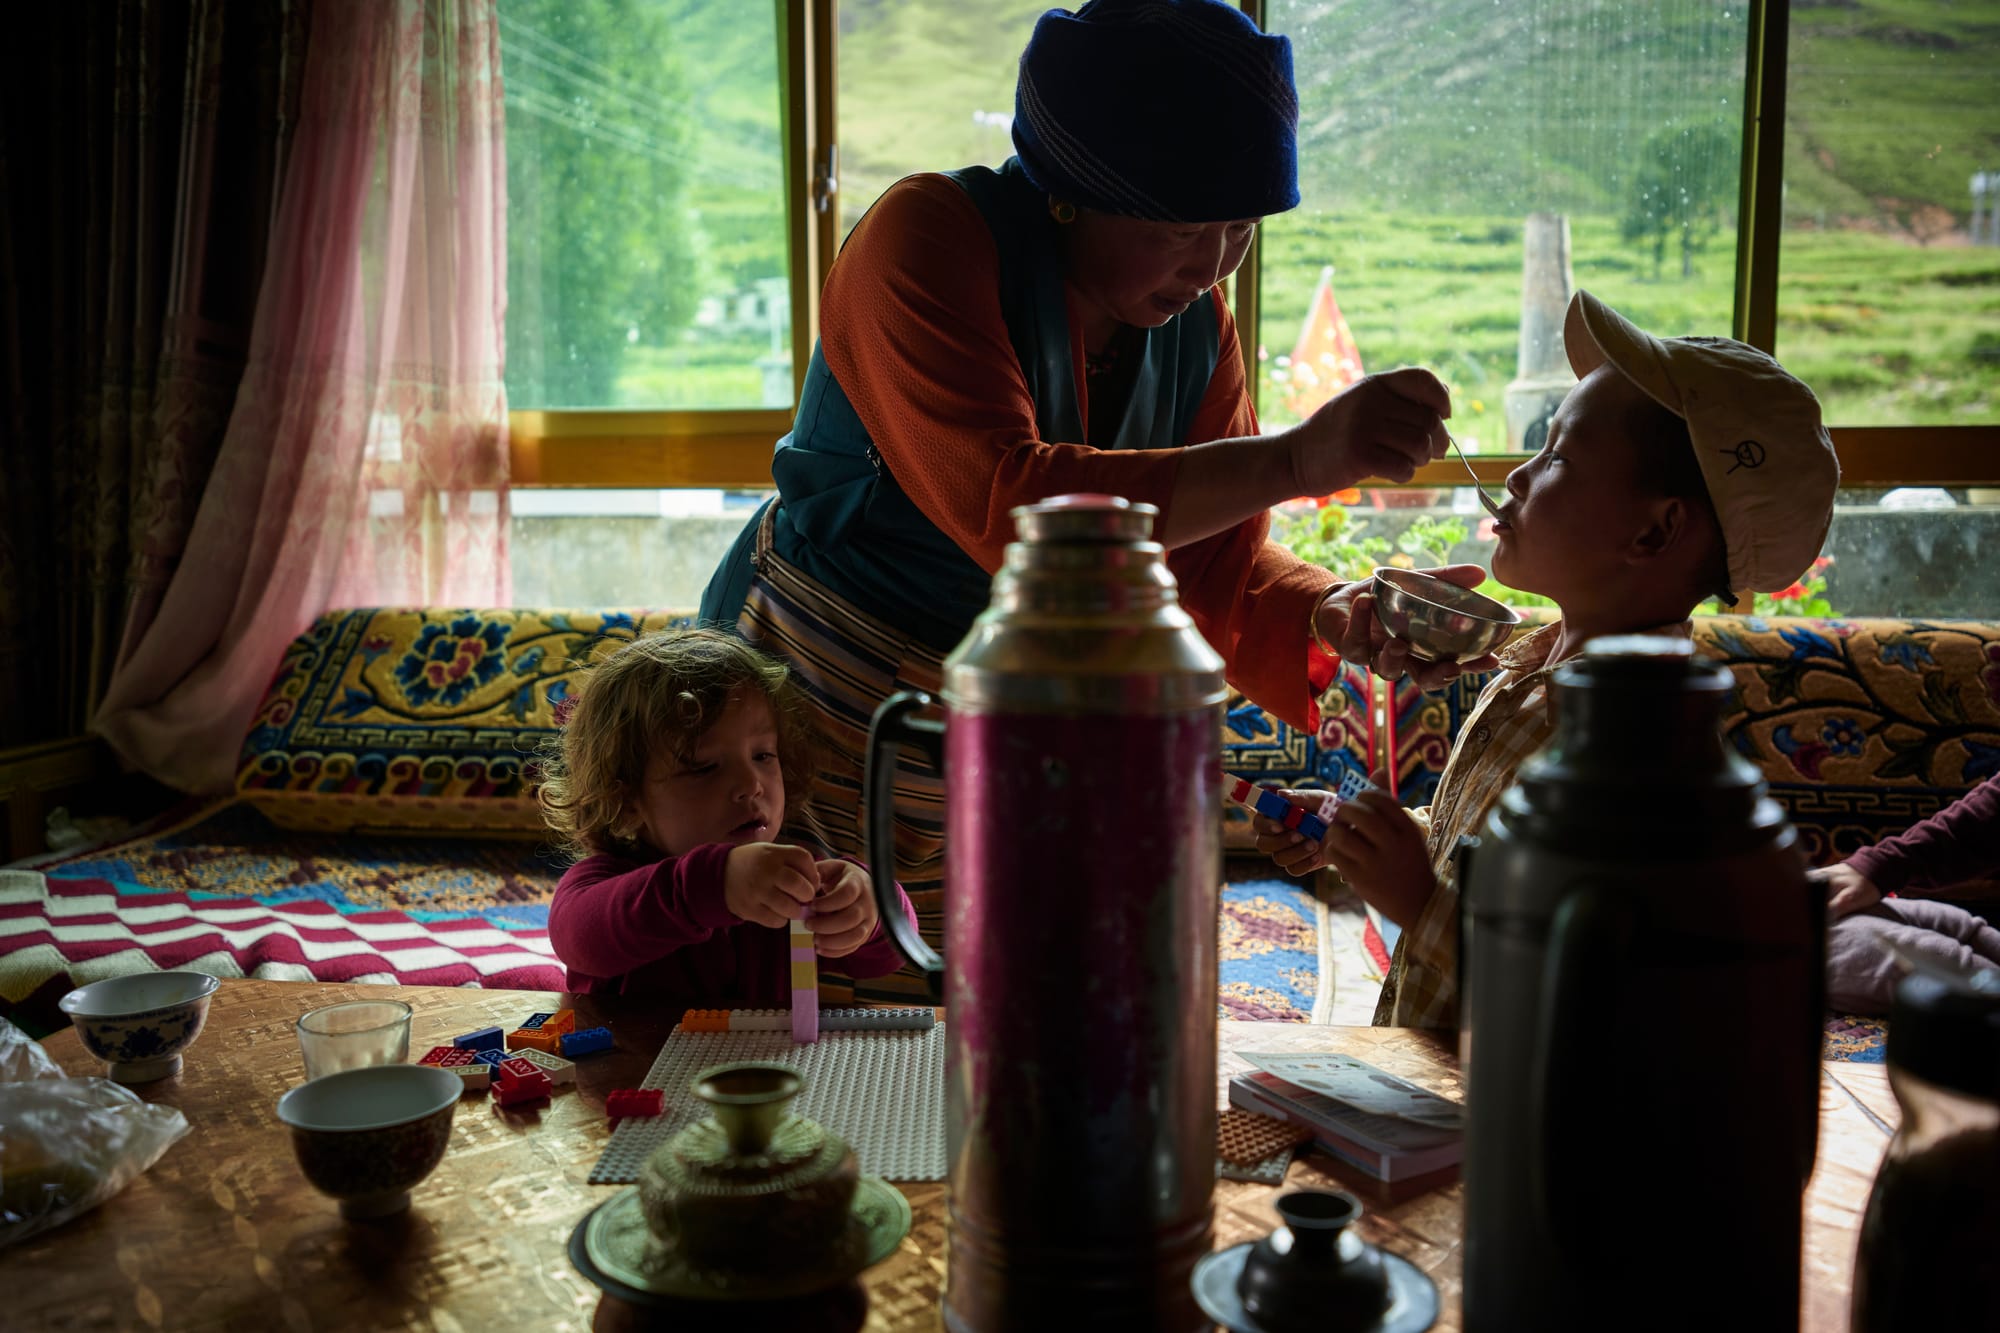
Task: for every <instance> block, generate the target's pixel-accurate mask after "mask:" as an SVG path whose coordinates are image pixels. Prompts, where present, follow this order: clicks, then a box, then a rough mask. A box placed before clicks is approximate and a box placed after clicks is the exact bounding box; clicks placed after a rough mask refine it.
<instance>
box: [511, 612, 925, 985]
mask: <svg viewBox="0 0 2000 1333" xmlns="http://www.w3.org/2000/svg"><path fill="white" fill-rule="evenodd" d="M804 707H805V705H804V703H803V700H802V699H801V696H800V694H799V690H798V687H797V686H796V685H795V684H794V683H793V682H792V680H791V677H790V672H789V670H788V669H787V668H786V667H785V665H784V664H783V663H782V662H779V661H778V660H776V659H775V658H772V657H769V656H766V655H765V654H763V653H761V652H759V651H757V650H756V649H755V648H752V647H751V646H749V645H748V644H746V643H745V642H743V641H742V640H741V639H738V638H736V637H735V636H733V635H730V634H725V633H720V632H717V631H714V630H702V629H692V630H672V631H668V632H665V633H658V634H650V635H646V636H644V637H642V638H639V639H635V640H634V641H633V642H631V643H629V644H627V645H625V646H624V647H622V648H620V649H618V650H617V651H616V652H615V653H612V654H611V655H610V656H608V657H606V658H605V659H604V660H603V661H601V662H599V663H598V664H597V665H595V666H593V667H592V668H591V669H590V670H589V671H588V672H586V673H585V675H584V680H583V684H582V687H581V689H580V691H579V693H578V694H577V696H576V697H575V701H574V704H573V705H572V707H571V711H570V713H569V716H568V719H567V720H566V721H565V722H564V724H563V726H562V728H561V730H560V732H559V733H558V735H557V737H556V739H555V741H554V742H553V743H552V744H551V746H550V747H549V753H548V754H547V756H546V759H545V762H544V772H545V780H544V782H543V785H542V788H541V803H542V811H543V815H544V818H545V819H546V820H547V821H548V824H549V827H550V828H551V829H553V830H554V831H555V832H556V833H557V834H558V835H560V836H561V837H562V838H563V839H564V841H565V842H566V843H567V845H568V847H569V849H570V851H571V852H572V853H573V854H574V855H575V856H576V857H577V858H578V860H577V861H576V863H575V864H574V865H572V866H571V867H570V868H569V870H568V871H567V872H566V873H565V874H564V875H563V878H562V882H561V884H560V885H558V886H557V888H556V895H555V901H554V902H553V903H552V904H551V905H550V907H549V939H550V941H551V942H552V943H553V944H554V945H555V950H556V954H557V956H558V957H560V958H561V959H562V961H563V963H564V965H565V966H567V967H568V968H569V986H570V989H571V990H573V991H580V992H591V991H598V992H602V991H620V992H625V993H629V994H644V995H646V996H648V997H649V998H655V997H656V998H658V999H660V1000H662V1001H663V1002H666V1003H669V1004H676V1005H680V1006H683V1007H690V1006H711V1005H712V1006H740V1007H752V1008H755V1007H777V1008H783V1007H785V1006H788V1005H789V1004H790V1003H791V994H792V984H791V963H790V957H791V955H790V942H789V939H788V934H787V931H788V927H789V924H790V923H791V922H792V921H796V920H798V919H800V918H801V917H805V918H806V924H807V927H808V928H809V929H810V930H811V931H812V932H813V937H814V943H815V945H816V946H817V948H818V951H819V954H820V956H821V957H823V958H838V959H840V960H841V970H842V971H844V972H845V973H847V974H848V975H849V976H855V977H876V976H882V975H885V974H887V973H890V972H894V971H895V970H896V969H897V968H898V967H899V966H901V964H902V958H901V956H900V955H899V954H898V953H897V952H896V948H895V945H894V943H893V942H892V941H890V940H889V939H888V938H887V936H886V935H885V933H884V932H883V930H882V929H881V924H880V922H879V921H878V920H877V916H876V907H875V895H874V891H873V889H872V887H871V885H870V881H869V876H868V872H867V870H866V868H864V867H863V866H860V865H858V864H856V863H855V862H853V861H847V860H836V859H830V858H826V857H823V856H820V855H816V854H815V853H814V851H813V850H810V849H809V848H808V847H805V846H800V845H798V844H797V843H796V842H789V841H782V840H781V838H782V837H783V836H784V832H785V817H786V814H787V805H786V799H785V797H786V792H787V790H788V789H789V790H791V791H793V792H798V793H804V792H805V791H806V790H808V786H809V767H808V766H809V764H810V762H811V759H810V756H811V750H812V737H811V725H810V723H808V722H807V721H806V713H805V712H804ZM898 892H899V894H900V892H901V891H900V890H898ZM902 906H903V911H904V913H905V914H906V915H910V916H911V919H912V921H914V919H915V917H914V914H913V913H912V912H911V908H910V904H909V900H908V898H903V900H902ZM808 908H810V914H808V910H807V909H808Z"/></svg>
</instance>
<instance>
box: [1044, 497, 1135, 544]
mask: <svg viewBox="0 0 2000 1333" xmlns="http://www.w3.org/2000/svg"><path fill="white" fill-rule="evenodd" d="M1159 516H1160V511H1159V509H1158V508H1157V507H1155V506H1153V505H1149V504H1134V503H1133V502H1132V501H1130V500H1127V499H1126V498H1125V497H1124V496H1122V495H1095V494H1090V493H1078V494H1074V495H1052V496H1050V497H1049V498H1048V499H1046V500H1042V501H1038V502H1037V503H1035V504H1031V505H1016V506H1015V507H1014V510H1013V517H1014V531H1015V532H1017V533H1019V534H1020V538H1021V540H1022V541H1024V542H1143V541H1150V540H1152V536H1153V520H1154V519H1156V518H1158V517H1159Z"/></svg>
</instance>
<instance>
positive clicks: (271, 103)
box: [0, 0, 308, 747]
mask: <svg viewBox="0 0 2000 1333" xmlns="http://www.w3.org/2000/svg"><path fill="white" fill-rule="evenodd" d="M306 5H307V0H86V3H81V4H62V5H46V6H43V5H36V6H32V7H23V8H22V9H21V10H19V11H17V12H16V14H14V15H11V16H10V18H9V24H8V28H9V31H8V33H7V36H6V38H5V43H4V44H5V46H6V48H7V49H6V55H5V57H4V67H5V74H4V77H0V111H4V115H0V198H5V200H6V201H7V203H6V209H5V214H4V220H0V295H4V302H0V376H4V388H5V392H6V395H7V406H6V410H5V414H4V417H0V747H5V746H11V745H20V744H24V743H27V742H31V741H37V740H46V739H52V738H57V737H63V736H71V735H78V734H81V733H82V732H83V730H84V725H85V722H86V720H87V719H88V718H89V716H90V714H91V712H92V710H93V709H94V708H95V707H96V704H97V702H98V700H99V698H100V697H101V696H102V694H103V690H104V683H105V681H106V679H107V678H108V676H109V674H110V672H111V669H112V667H113V665H114V664H115V662H116V660H117V656H118V645H119V643H120V640H121V638H123V637H125V635H124V628H125V626H126V625H127V624H128V623H133V622H136V623H138V624H141V625H143V624H145V623H147V622H149V621H150V620H151V619H152V614H153V611H154V610H155V609H156V608H157V606H158V604H159V599H160V595H161V593H162V591H163V590H164V588H165V586H166V584H167V581H168V579H169V578H170V577H171V575H172V574H173V572H174V569H175V568H176V566H177V564H178V562H179V558H180V555H181V553H182V551H183V550H184V549H185V547H186V545H187V535H188V529H189V524H190V522H191V520H192V518H193V515H194V511H195V508H196V506H197V504H198V503H199V501H200V498H201V494H202V490H203V488H204V486H205V485H206V483H207V480H208V475H209V471H210V468H211V467H212V465H213V463H214V459H215V454H216V450H217V449H218V447H219V446H220V444H221V441H222V436H223V430H224V427H225V426H226V424H227V422H228V418H229V412H230V408H231V405H232V404H233V402H234V399H235V394H236V388H237V384H238V382H239V380H240V379H241V377H242V374H243V368H244V362H245V355H246V348H247V346H248V342H249V335H250V325H251V317H252V314H253V312H254V309H255V304H256V297H257V291H258V286H259V282H260V280H261V278H262V275H263V269H264V258H265V250H266V246H267V243H268V240H269V236H270V231H271V226H272V218H273V212H274V209H275V205H276V200H277V195H278V188H279V184H280V177H281V173H282V169H283V164H284V161H285V157H286V152H287V148H288V140H289V135H290V130H291V126H292V124H293V122H294V120H295V119H296V115H297V108H298V95H299V87H300V75H301V72H302V69H303V64H304V50H305V41H306V34H307V26H308V25H307V17H308V16H307V13H306Z"/></svg>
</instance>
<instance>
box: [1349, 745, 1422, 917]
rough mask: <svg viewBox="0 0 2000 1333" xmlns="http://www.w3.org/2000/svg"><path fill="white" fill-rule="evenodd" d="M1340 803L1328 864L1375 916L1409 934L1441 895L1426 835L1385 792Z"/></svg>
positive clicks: (1382, 782)
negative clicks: (1436, 894)
mask: <svg viewBox="0 0 2000 1333" xmlns="http://www.w3.org/2000/svg"><path fill="white" fill-rule="evenodd" d="M1374 780H1375V784H1376V785H1375V787H1374V788H1372V789H1370V790H1368V791H1364V792H1362V793H1361V794H1360V795H1359V796H1355V797H1353V798H1352V799H1350V800H1346V801H1343V802H1341V804H1340V808H1339V809H1338V810H1335V811H1334V812H1333V820H1332V824H1331V827H1329V828H1328V829H1327V831H1326V840H1325V849H1324V853H1323V854H1324V856H1325V858H1326V863H1327V864H1328V865H1330V866H1332V867H1333V868H1334V869H1335V870H1337V871H1339V872H1340V877H1341V878H1342V879H1344V880H1346V881H1347V882H1348V884H1349V886H1351V887H1352V888H1353V890H1354V891H1355V892H1356V893H1358V894H1360V895H1361V897H1362V899H1363V900H1364V901H1366V902H1367V903H1368V904H1369V905H1370V906H1371V907H1373V908H1374V909H1375V910H1376V911H1378V912H1380V913H1381V914H1382V915H1383V916H1386V917H1388V918H1389V919H1390V920H1391V921H1393V922H1395V923H1396V924H1397V925H1399V926H1402V927H1403V928H1405V929H1408V928H1409V927H1410V925H1411V924H1413V923H1414V922H1415V921H1416V919H1417V918H1418V917H1419V916H1421V915H1422V914H1423V910H1424V904H1426V903H1428V902H1429V901H1430V898H1431V894H1433V893H1434V892H1436V891H1437V876H1436V875H1435V874H1433V873H1432V871H1431V858H1430V852H1429V850H1428V849H1427V848H1426V847H1425V846H1424V831H1423V829H1422V828H1421V827H1420V826H1419V825H1418V824H1417V821H1416V820H1414V819H1412V818H1410V812H1409V811H1407V810H1405V809H1404V808H1403V807H1402V805H1401V804H1399V803H1398V802H1397V800H1396V798H1395V797H1393V796H1391V795H1390V794H1389V793H1388V792H1387V791H1385V790H1383V789H1382V788H1383V787H1385V786H1386V785H1387V775H1386V774H1380V773H1378V774H1376V776H1375V779H1374Z"/></svg>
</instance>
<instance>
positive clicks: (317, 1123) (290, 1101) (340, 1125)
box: [278, 1065, 465, 1221]
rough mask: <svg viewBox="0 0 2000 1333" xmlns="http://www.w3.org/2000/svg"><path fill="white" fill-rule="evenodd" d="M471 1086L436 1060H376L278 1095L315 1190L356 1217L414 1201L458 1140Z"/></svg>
mask: <svg viewBox="0 0 2000 1333" xmlns="http://www.w3.org/2000/svg"><path fill="white" fill-rule="evenodd" d="M464 1091H465V1084H464V1082H463V1081H462V1080H461V1079H460V1078H459V1076H458V1075H456V1074H454V1073H452V1072H450V1071H449V1070H445V1069H439V1068H437V1067H436V1066H434V1065H374V1066H371V1067H369V1068H366V1069H348V1070H343V1071H341V1072H340V1073H338V1074H328V1075H326V1076H325V1077H323V1078H316V1079H313V1080H312V1081H311V1082H309V1083H301V1084H300V1085H299V1086H298V1087H296V1088H293V1089H292V1090H291V1091H290V1092H288V1093H286V1094H285V1095H284V1096H282V1097H280V1098H279V1099H278V1119H280V1120H282V1121H284V1122H285V1123H286V1124H287V1125H289V1126H291V1130H292V1151H293V1152H294V1153H295V1154H296V1155H297V1157H298V1159H299V1169H300V1170H302V1171H304V1172H305V1177H306V1179H307V1180H309V1181H311V1182H312V1184H313V1188H315V1189H317V1190H319V1191H320V1193H322V1194H326V1195H330V1196H331V1197H333V1198H334V1199H337V1200H339V1202H340V1214H341V1216H342V1217H345V1218H347V1219H349V1220H350V1221H356V1220H361V1219H365V1218H372V1217H387V1216H388V1215H390V1214H391V1213H399V1212H401V1211H402V1210H403V1209H405V1208H407V1207H409V1206H410V1189H411V1187H413V1186H415V1185H416V1184H417V1183H418V1182H419V1181H421V1180H423V1179H424V1177H426V1176H428V1175H429V1174H430V1173H431V1170H432V1169H433V1168H434V1167H436V1166H437V1164H438V1161H439V1160H440V1159H441V1158H442V1157H443V1156H444V1150H445V1145H446V1144H447V1143H449V1142H450V1141H451V1117H452V1112H453V1111H454V1110H456V1109H457V1107H458V1099H459V1096H460V1095H461V1094H462V1093H463V1092H464Z"/></svg>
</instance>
